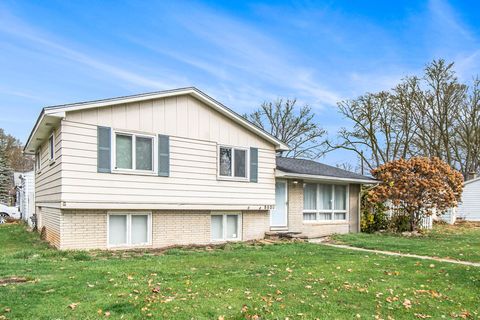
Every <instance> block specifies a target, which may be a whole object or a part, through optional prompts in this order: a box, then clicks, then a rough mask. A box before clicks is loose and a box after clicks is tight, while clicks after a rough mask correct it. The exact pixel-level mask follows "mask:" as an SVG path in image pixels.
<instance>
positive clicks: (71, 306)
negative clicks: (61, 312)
mask: <svg viewBox="0 0 480 320" xmlns="http://www.w3.org/2000/svg"><path fill="white" fill-rule="evenodd" d="M78 304H79V302H74V303H70V304H69V305H68V307H69V308H70V309H72V310H75V308H76V307H77V306H78Z"/></svg>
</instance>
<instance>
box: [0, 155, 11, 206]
mask: <svg viewBox="0 0 480 320" xmlns="http://www.w3.org/2000/svg"><path fill="white" fill-rule="evenodd" d="M11 175H12V170H11V169H10V166H9V164H8V161H7V157H6V151H5V146H2V145H0V203H5V204H7V203H8V191H9V189H10V185H11Z"/></svg>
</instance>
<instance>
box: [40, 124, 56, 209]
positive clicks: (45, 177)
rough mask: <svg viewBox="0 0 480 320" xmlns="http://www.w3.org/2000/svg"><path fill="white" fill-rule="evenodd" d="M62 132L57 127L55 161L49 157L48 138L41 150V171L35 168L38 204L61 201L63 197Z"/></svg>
mask: <svg viewBox="0 0 480 320" xmlns="http://www.w3.org/2000/svg"><path fill="white" fill-rule="evenodd" d="M61 149H62V133H61V129H60V128H56V129H55V156H54V159H55V162H53V163H52V162H51V161H50V159H49V147H48V139H47V140H46V141H45V142H44V143H42V146H41V152H40V162H41V171H40V173H38V171H37V170H35V201H36V204H37V206H38V205H43V204H53V203H56V204H57V206H58V203H59V202H60V197H61V163H62V153H61Z"/></svg>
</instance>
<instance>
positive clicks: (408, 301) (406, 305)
mask: <svg viewBox="0 0 480 320" xmlns="http://www.w3.org/2000/svg"><path fill="white" fill-rule="evenodd" d="M402 304H403V306H404V307H405V309H410V308H411V307H412V302H411V301H410V300H408V299H405V300H404V301H403V303H402Z"/></svg>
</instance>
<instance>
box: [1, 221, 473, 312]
mask: <svg viewBox="0 0 480 320" xmlns="http://www.w3.org/2000/svg"><path fill="white" fill-rule="evenodd" d="M0 243H1V244H2V245H1V246H2V247H1V248H2V249H0V279H5V278H6V277H11V276H17V277H27V278H28V279H29V281H28V282H26V283H18V284H8V285H3V286H2V285H0V318H1V317H2V316H3V317H5V318H7V319H66V318H68V319H97V318H105V317H106V313H107V315H109V316H110V318H112V319H120V318H123V319H144V318H147V317H149V316H151V317H152V318H163V319H258V317H260V318H261V319H285V318H286V317H288V318H289V319H315V318H318V319H354V318H358V317H360V318H361V319H374V317H375V316H376V315H378V316H379V319H387V318H388V317H389V316H390V317H391V318H393V319H415V318H422V317H426V316H431V317H432V318H433V319H439V318H441V317H446V318H453V317H471V318H475V319H478V318H479V308H480V295H479V293H480V268H475V267H467V266H460V265H453V264H447V263H434V264H432V262H430V261H420V260H416V259H412V258H399V257H388V256H382V255H365V254H364V253H360V252H354V251H351V250H342V249H336V248H331V247H326V246H321V245H316V244H308V243H285V244H276V245H264V246H262V245H251V244H250V245H247V244H236V245H227V246H225V247H224V248H219V249H215V250H207V249H196V250H193V249H191V250H186V249H183V250H180V249H175V250H169V251H167V252H166V253H164V254H163V255H159V254H158V255H154V254H147V253H138V252H137V253H131V252H115V253H113V252H101V251H98V252H90V253H87V252H59V251H57V250H54V249H51V248H49V247H48V246H47V245H45V244H44V243H42V242H41V241H39V240H38V238H37V236H36V234H31V233H28V232H26V231H25V229H24V228H23V226H21V225H2V226H0ZM0 281H1V280H0ZM69 305H71V306H72V308H69V307H68V306H69Z"/></svg>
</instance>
